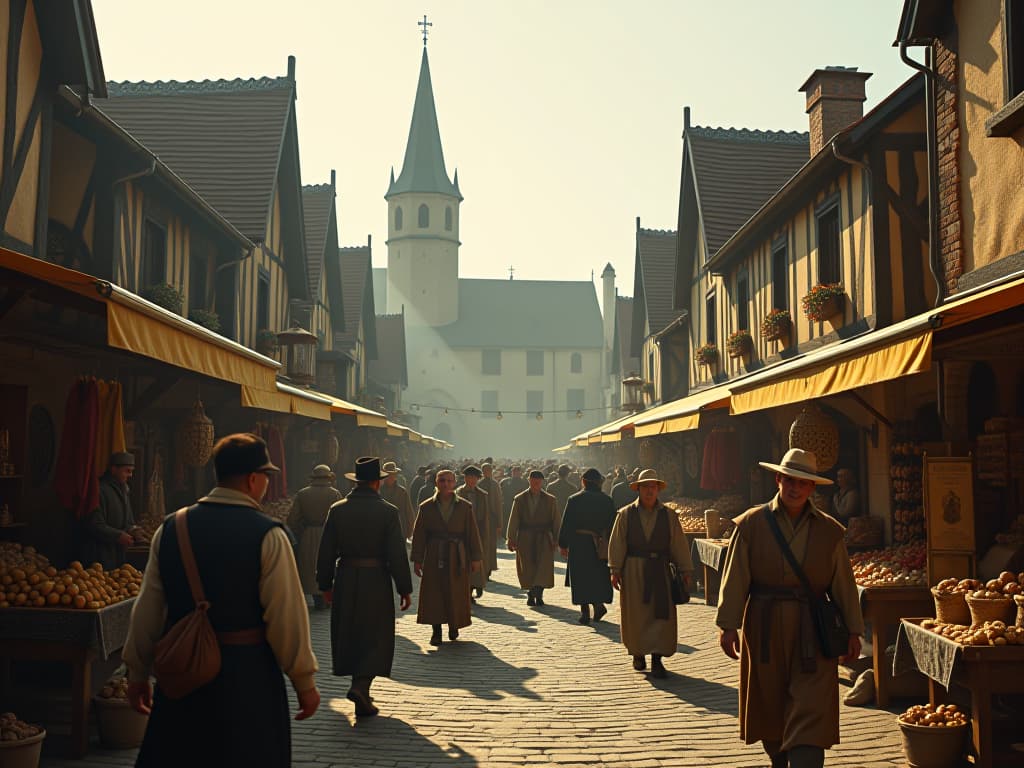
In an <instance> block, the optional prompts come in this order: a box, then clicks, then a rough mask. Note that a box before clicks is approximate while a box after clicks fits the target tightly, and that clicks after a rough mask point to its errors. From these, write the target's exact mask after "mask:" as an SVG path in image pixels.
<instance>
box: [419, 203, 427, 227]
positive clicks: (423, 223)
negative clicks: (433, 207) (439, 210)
mask: <svg viewBox="0 0 1024 768" xmlns="http://www.w3.org/2000/svg"><path fill="white" fill-rule="evenodd" d="M417 224H419V227H420V229H426V228H427V227H429V226H430V209H429V208H428V207H427V204H426V203H423V204H422V205H421V206H420V208H419V212H418V214H417Z"/></svg>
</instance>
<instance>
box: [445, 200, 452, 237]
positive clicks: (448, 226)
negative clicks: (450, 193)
mask: <svg viewBox="0 0 1024 768" xmlns="http://www.w3.org/2000/svg"><path fill="white" fill-rule="evenodd" d="M452 218H453V217H452V207H451V206H450V205H449V206H447V207H446V208H445V209H444V228H445V231H446V232H451V231H452Z"/></svg>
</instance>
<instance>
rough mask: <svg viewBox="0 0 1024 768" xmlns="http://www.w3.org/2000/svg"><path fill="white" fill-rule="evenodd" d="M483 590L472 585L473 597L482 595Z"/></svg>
mask: <svg viewBox="0 0 1024 768" xmlns="http://www.w3.org/2000/svg"><path fill="white" fill-rule="evenodd" d="M483 596H484V591H483V590H482V589H480V587H473V597H483Z"/></svg>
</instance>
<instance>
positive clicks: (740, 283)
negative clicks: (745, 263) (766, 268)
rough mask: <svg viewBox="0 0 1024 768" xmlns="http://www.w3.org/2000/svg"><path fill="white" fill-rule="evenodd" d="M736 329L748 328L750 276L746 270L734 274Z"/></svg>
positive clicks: (745, 329)
mask: <svg viewBox="0 0 1024 768" xmlns="http://www.w3.org/2000/svg"><path fill="white" fill-rule="evenodd" d="M736 330H738V331H749V330H750V278H749V277H748V275H747V273H746V272H740V273H739V274H738V275H737V276H736Z"/></svg>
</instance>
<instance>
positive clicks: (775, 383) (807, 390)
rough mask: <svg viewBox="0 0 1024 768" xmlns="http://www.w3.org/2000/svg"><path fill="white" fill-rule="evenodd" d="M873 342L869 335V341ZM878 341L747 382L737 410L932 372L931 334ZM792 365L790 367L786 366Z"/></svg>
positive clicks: (736, 389)
mask: <svg viewBox="0 0 1024 768" xmlns="http://www.w3.org/2000/svg"><path fill="white" fill-rule="evenodd" d="M865 341H866V342H869V341H871V339H870V338H866V339H865ZM879 341H880V344H881V345H880V346H879V345H877V344H876V345H868V344H867V343H865V344H863V345H862V348H861V349H858V350H855V354H853V355H851V356H848V357H844V358H842V359H829V360H825V361H815V359H814V358H811V359H808V360H803V361H800V362H802V363H803V365H798V366H793V368H795V370H793V369H790V370H782V369H781V368H780V370H778V371H777V372H776V373H777V375H776V376H772V377H771V378H770V379H768V380H767V381H765V383H762V384H759V385H757V386H754V387H753V388H752V389H747V390H746V391H743V387H744V383H739V382H737V384H735V385H734V386H733V393H732V404H731V412H732V413H733V414H739V413H748V412H750V411H758V410H761V409H763V408H774V407H776V406H780V405H788V404H790V403H799V402H803V401H805V400H812V399H814V398H818V397H825V396H826V395H834V394H836V393H838V392H845V391H848V390H851V389H856V388H857V387H866V386H870V385H871V384H878V383H879V382H882V381H889V380H890V379H897V378H900V377H901V376H909V375H911V374H914V373H920V372H922V371H927V370H928V369H929V368H930V367H931V360H932V332H931V331H928V330H925V331H922V332H920V333H919V334H918V335H916V336H912V337H910V338H907V339H902V340H898V341H889V342H888V343H885V342H884V341H881V340H879ZM786 368H787V369H789V368H790V367H789V366H786Z"/></svg>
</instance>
